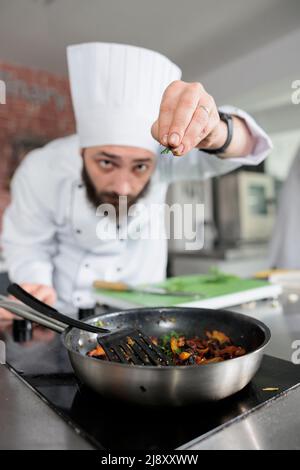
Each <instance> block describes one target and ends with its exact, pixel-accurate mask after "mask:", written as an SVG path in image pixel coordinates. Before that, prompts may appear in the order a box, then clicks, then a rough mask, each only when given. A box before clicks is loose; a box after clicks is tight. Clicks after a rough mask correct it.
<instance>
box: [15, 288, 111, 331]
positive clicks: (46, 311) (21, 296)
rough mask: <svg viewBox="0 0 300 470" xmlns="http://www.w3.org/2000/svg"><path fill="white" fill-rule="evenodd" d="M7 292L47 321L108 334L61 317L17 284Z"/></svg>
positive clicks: (103, 329) (85, 324) (69, 318)
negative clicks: (55, 321)
mask: <svg viewBox="0 0 300 470" xmlns="http://www.w3.org/2000/svg"><path fill="white" fill-rule="evenodd" d="M7 292H8V293H9V294H11V295H13V296H14V297H16V298H17V299H18V300H20V301H21V302H23V303H24V304H25V305H28V306H29V307H31V308H32V309H34V310H36V311H37V312H39V313H41V314H42V315H43V316H44V317H48V319H51V320H57V321H59V322H61V323H64V324H65V325H68V326H72V327H74V328H78V329H79V330H84V331H89V332H90V333H98V334H99V333H110V331H109V330H107V329H106V328H99V327H97V326H94V325H90V324H89V323H84V322H81V321H79V320H75V319H74V318H71V317H68V316H67V315H63V314H62V313H60V312H58V311H57V310H55V308H53V307H49V305H47V304H45V303H44V302H41V301H40V300H38V299H37V298H36V297H33V295H31V294H29V293H28V292H26V291H25V290H24V289H22V287H21V286H19V285H18V284H10V285H9V286H8V288H7Z"/></svg>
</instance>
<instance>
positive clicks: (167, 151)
mask: <svg viewBox="0 0 300 470" xmlns="http://www.w3.org/2000/svg"><path fill="white" fill-rule="evenodd" d="M169 152H171V149H170V147H165V148H164V149H163V150H162V151H161V152H160V153H161V155H164V154H167V153H169Z"/></svg>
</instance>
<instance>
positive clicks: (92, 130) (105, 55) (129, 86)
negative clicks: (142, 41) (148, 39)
mask: <svg viewBox="0 0 300 470" xmlns="http://www.w3.org/2000/svg"><path fill="white" fill-rule="evenodd" d="M67 57H68V66H69V74H70V84H71V92H72V99H73V106H74V111H75V117H76V124H77V132H78V134H79V140H80V147H81V148H85V147H92V146H97V145H128V146H132V147H141V148H145V149H148V150H150V151H152V152H157V150H158V143H157V142H156V140H154V139H153V137H152V136H151V126H152V124H153V122H154V121H155V119H157V117H158V114H159V106H160V102H161V98H162V94H163V92H164V90H165V89H166V88H167V86H168V85H169V84H170V83H171V82H172V81H174V80H178V79H180V77H181V70H180V69H179V67H177V66H176V65H175V64H173V63H172V62H171V61H170V60H169V59H167V57H165V56H163V55H161V54H159V53H157V52H154V51H151V50H148V49H144V48H140V47H135V46H128V45H124V44H110V43H100V42H99V43H98V42H97V43H86V44H78V45H72V46H69V47H68V48H67Z"/></svg>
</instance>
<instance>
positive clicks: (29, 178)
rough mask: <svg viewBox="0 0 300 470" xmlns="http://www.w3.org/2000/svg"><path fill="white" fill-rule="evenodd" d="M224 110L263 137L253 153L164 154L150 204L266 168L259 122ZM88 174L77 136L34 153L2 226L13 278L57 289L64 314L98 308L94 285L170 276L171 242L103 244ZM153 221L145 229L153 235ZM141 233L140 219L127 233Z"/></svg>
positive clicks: (159, 220) (18, 177)
mask: <svg viewBox="0 0 300 470" xmlns="http://www.w3.org/2000/svg"><path fill="white" fill-rule="evenodd" d="M222 111H224V112H229V113H232V114H235V115H238V116H240V117H242V118H244V119H245V120H246V122H247V125H248V127H249V129H250V131H251V133H252V134H253V135H254V136H255V138H256V145H255V148H254V150H253V154H252V155H249V156H247V157H241V158H233V159H230V160H228V159H224V160H222V159H220V158H217V157H215V156H212V155H209V154H205V153H204V152H199V150H197V149H195V150H193V151H192V152H190V154H189V155H187V156H185V157H181V158H178V157H172V156H161V157H160V156H159V157H158V159H157V165H156V170H155V172H154V174H153V176H152V179H151V183H150V187H149V191H148V193H147V194H146V196H145V197H144V198H143V199H142V202H143V203H144V204H146V205H149V204H163V203H164V202H165V197H166V192H167V189H168V186H169V184H170V183H171V182H174V181H179V180H201V179H202V180H203V179H206V178H210V177H213V176H216V175H221V174H224V173H227V172H229V171H232V170H234V169H236V168H237V167H239V166H240V165H242V164H247V165H256V164H259V163H260V162H261V161H262V160H263V159H264V158H265V157H266V155H267V154H268V152H269V150H270V148H271V142H270V139H269V138H268V136H267V135H266V134H265V132H264V131H263V130H262V129H261V128H260V127H259V126H258V125H257V124H256V123H255V121H254V120H253V119H252V118H251V117H250V116H249V115H248V114H246V113H245V112H243V111H241V110H238V109H236V108H232V107H229V106H226V107H223V108H222ZM81 170H82V158H81V156H80V153H79V140H78V137H77V136H76V135H73V136H70V137H66V138H62V139H58V140H55V141H54V142H51V143H50V144H48V145H46V146H45V147H43V148H42V149H37V150H34V151H32V152H30V154H28V156H27V157H26V158H25V159H24V161H23V162H22V164H21V165H20V167H19V168H18V170H17V171H16V173H15V176H14V178H13V181H12V202H11V204H10V206H9V207H8V209H7V210H6V212H5V215H4V220H3V235H2V245H3V250H4V256H5V259H6V262H7V265H8V269H9V276H10V279H11V280H12V281H14V282H17V283H23V282H31V283H38V284H45V285H50V286H54V288H55V290H56V292H57V295H58V304H57V308H59V309H61V310H62V311H64V312H65V313H68V314H70V315H75V313H76V312H77V310H78V308H89V307H91V306H93V305H94V303H95V302H94V298H93V294H92V288H91V286H92V283H93V281H94V280H95V279H102V280H108V281H117V280H118V281H124V282H127V283H129V284H139V283H147V282H158V281H161V280H163V279H164V278H165V273H166V264H167V240H166V237H165V236H162V238H161V239H144V238H143V237H133V238H134V239H132V238H130V237H128V238H127V239H125V240H119V239H115V240H108V239H107V240H99V238H97V235H96V226H97V224H98V222H99V217H97V216H96V211H95V208H93V207H92V206H91V204H90V203H89V202H88V200H87V198H86V192H85V187H84V185H83V184H82V180H81ZM152 222H153V221H152ZM147 223H148V222H147V221H145V222H144V224H142V228H140V230H146V229H147ZM155 224H156V225H157V228H158V229H159V230H160V231H161V233H162V235H163V234H165V226H164V215H163V213H161V214H160V213H158V214H157V216H156V217H155ZM139 225H140V227H141V224H139ZM135 230H136V221H135V220H134V217H133V218H132V220H131V221H130V222H129V223H128V233H130V232H134V231H135Z"/></svg>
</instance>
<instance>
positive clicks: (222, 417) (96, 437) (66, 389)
mask: <svg viewBox="0 0 300 470" xmlns="http://www.w3.org/2000/svg"><path fill="white" fill-rule="evenodd" d="M0 335H1V333H0ZM3 335H4V339H5V341H6V345H7V362H8V365H9V367H11V368H12V369H14V371H16V373H17V374H18V375H20V376H21V377H22V379H23V380H24V381H25V382H26V383H27V384H28V385H29V386H30V387H31V388H32V390H33V393H37V394H38V395H40V396H42V397H43V398H44V399H45V400H46V402H47V403H48V405H49V406H51V407H52V408H53V409H54V410H55V411H56V412H57V413H58V414H59V415H60V416H61V418H62V419H64V420H66V421H67V422H68V424H69V425H70V426H73V427H75V428H76V430H77V431H78V432H79V433H80V434H81V435H82V437H83V438H85V439H87V440H88V441H89V442H91V443H92V444H93V445H94V446H95V448H97V449H105V450H117V449H118V450H132V449H135V450H138V449H142V450H158V449H159V450H161V449H170V450H171V449H176V448H178V447H182V446H185V445H186V444H187V443H188V442H190V441H191V440H193V439H195V438H198V437H200V436H203V435H204V434H206V433H207V432H209V431H212V430H214V429H216V428H218V427H219V426H222V425H226V424H228V423H229V422H230V421H231V420H234V419H238V418H239V417H240V416H242V415H244V414H247V413H249V412H251V411H253V410H254V409H255V408H256V407H258V406H261V405H263V404H264V403H266V402H267V401H269V400H272V399H274V398H276V397H277V396H278V395H279V394H282V393H285V392H286V391H287V390H288V389H290V388H291V387H293V386H295V385H297V384H298V383H300V367H299V366H295V365H293V364H292V363H290V362H288V361H283V360H281V359H277V358H274V357H270V356H264V359H263V362H262V366H261V368H260V370H259V372H258V373H257V374H256V376H255V377H254V379H253V380H252V382H251V383H250V384H249V385H248V386H247V387H246V388H245V389H244V390H242V391H241V392H239V393H237V394H235V395H234V396H232V397H230V398H227V399H225V400H222V401H220V402H217V403H213V404H209V405H208V404H205V405H203V404H199V405H197V406H193V407H182V408H176V409H174V408H146V407H135V406H128V405H127V404H124V403H120V402H116V401H109V400H107V399H105V398H104V397H102V396H99V395H96V394H95V393H94V392H92V391H91V390H89V389H88V388H87V387H85V386H83V385H81V384H79V383H78V381H77V379H76V377H75V375H74V374H73V372H72V368H71V365H70V362H69V359H68V356H67V352H66V351H65V349H64V348H63V346H62V343H61V340H60V337H59V335H57V334H56V333H53V332H51V331H49V330H45V329H42V328H37V329H35V330H34V333H33V338H31V339H30V338H29V336H30V333H28V332H27V333H25V334H24V329H23V330H22V331H21V335H20V334H18V328H16V327H14V329H10V330H6V332H5V333H2V339H3ZM26 336H27V338H26ZM0 339H1V338H0ZM20 340H21V341H20ZM24 340H27V341H24ZM224 380H226V379H225V378H224ZM264 389H271V390H264Z"/></svg>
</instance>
